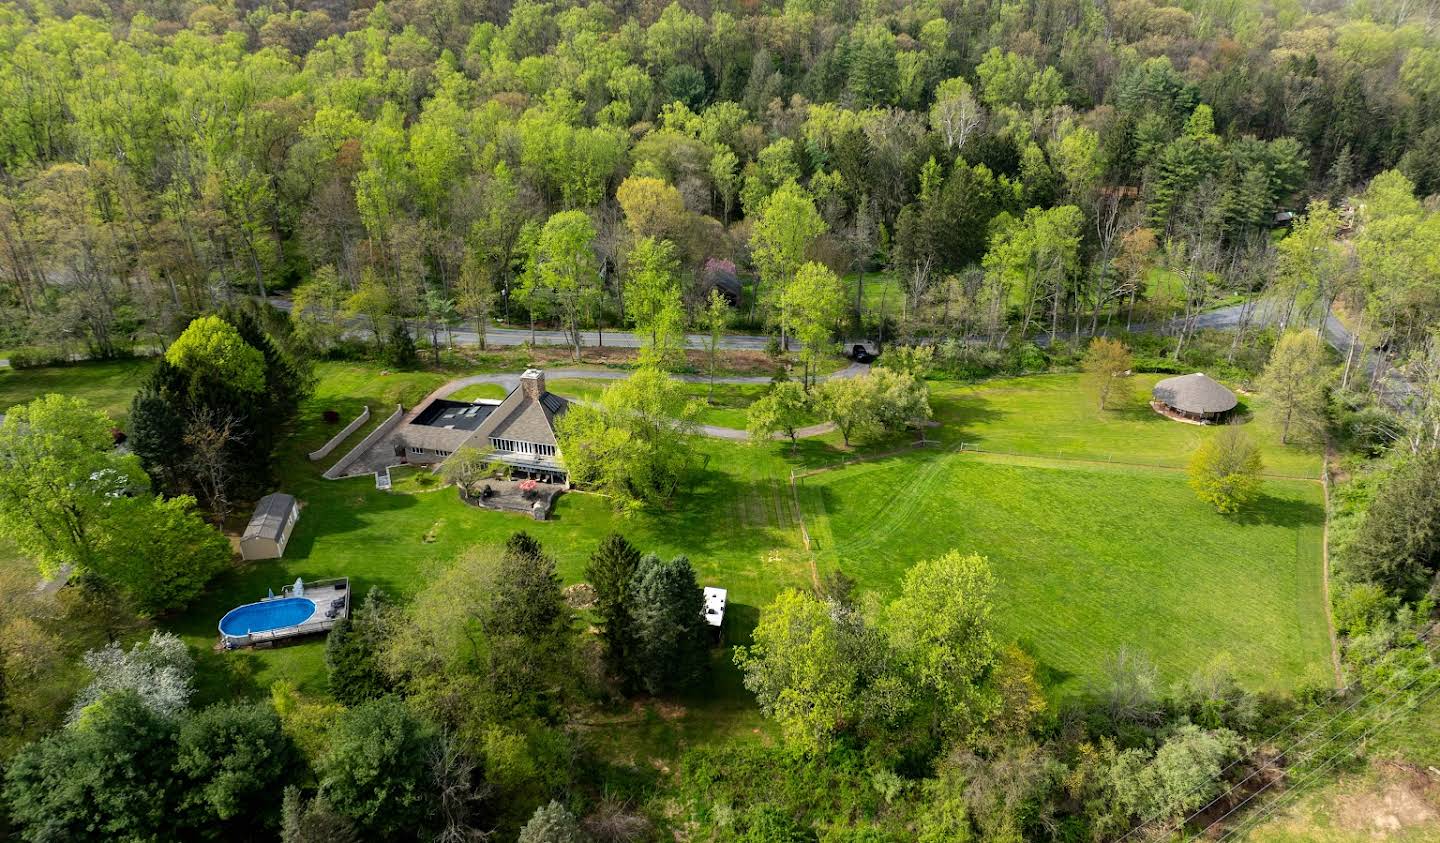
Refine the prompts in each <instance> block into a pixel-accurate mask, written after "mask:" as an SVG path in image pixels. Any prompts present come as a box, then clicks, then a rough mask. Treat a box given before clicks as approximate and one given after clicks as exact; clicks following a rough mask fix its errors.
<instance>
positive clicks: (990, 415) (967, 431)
mask: <svg viewBox="0 0 1440 843" xmlns="http://www.w3.org/2000/svg"><path fill="white" fill-rule="evenodd" d="M931 406H932V407H933V408H934V411H935V412H934V420H935V421H937V422H939V423H940V425H941V429H942V431H943V438H944V439H945V440H946V441H959V442H965V443H967V444H976V445H981V446H983V445H984V444H985V435H984V434H982V433H979V432H978V431H977V430H976V429H975V428H976V427H977V426H980V425H993V424H995V423H996V422H998V421H1000V420H1001V419H1003V418H1005V417H1006V416H1007V415H1009V412H1007V411H1006V410H1002V409H1001V408H1000V407H998V406H997V405H996V404H995V403H994V402H992V401H990V400H988V399H986V398H984V397H982V396H980V395H977V394H976V393H974V392H967V393H965V394H964V395H962V396H955V397H946V398H941V399H940V400H934V399H932V401H931Z"/></svg>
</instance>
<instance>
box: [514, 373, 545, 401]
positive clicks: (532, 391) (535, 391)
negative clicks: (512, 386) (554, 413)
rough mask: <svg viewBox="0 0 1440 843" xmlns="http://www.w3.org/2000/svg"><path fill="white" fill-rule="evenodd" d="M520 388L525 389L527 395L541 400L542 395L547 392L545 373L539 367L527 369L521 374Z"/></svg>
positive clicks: (532, 398) (532, 399)
mask: <svg viewBox="0 0 1440 843" xmlns="http://www.w3.org/2000/svg"><path fill="white" fill-rule="evenodd" d="M520 388H521V389H522V390H524V391H525V397H527V398H529V399H530V400H531V401H539V400H540V396H542V395H544V394H545V373H544V372H542V371H540V370H539V369H526V370H525V373H524V374H522V375H521V376H520Z"/></svg>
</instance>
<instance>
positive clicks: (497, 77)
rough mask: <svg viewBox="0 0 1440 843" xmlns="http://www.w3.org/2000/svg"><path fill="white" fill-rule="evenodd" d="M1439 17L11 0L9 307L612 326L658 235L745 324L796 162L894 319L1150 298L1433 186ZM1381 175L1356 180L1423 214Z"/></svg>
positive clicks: (770, 320) (110, 343)
mask: <svg viewBox="0 0 1440 843" xmlns="http://www.w3.org/2000/svg"><path fill="white" fill-rule="evenodd" d="M1436 16H1437V13H1436V11H1435V9H1434V4H1412V3H1363V4H1347V5H1343V6H1342V5H1340V4H1334V5H1333V7H1331V6H1327V5H1324V4H1312V5H1307V4H1303V3H1299V2H1275V3H1266V4H1261V3H1253V2H1228V3H1222V2H1188V3H1182V4H1179V5H1157V4H1154V3H1151V2H1148V0H1126V2H1122V3H1115V4H1103V5H1102V4H1091V3H1044V2H1035V3H970V4H953V3H945V2H933V3H911V4H905V5H900V4H892V5H889V6H884V5H881V6H877V5H874V4H846V3H808V2H806V3H800V2H797V3H787V4H784V5H783V6H772V5H764V4H737V5H736V6H734V7H725V6H714V7H712V6H711V5H709V4H690V5H689V6H686V5H683V4H681V3H678V2H677V3H671V4H669V5H668V6H664V7H661V6H659V5H658V4H638V5H636V6H634V7H631V6H628V5H620V6H612V5H608V4H604V3H591V4H574V5H566V4H548V3H530V2H520V3H517V4H514V5H513V6H512V5H509V4H500V5H491V4H466V3H445V2H428V1H427V2H415V3H409V2H397V3H391V4H379V5H376V6H373V7H369V6H367V7H351V6H349V5H346V4H316V5H309V6H307V7H304V8H294V9H291V8H288V7H286V6H284V5H279V6H272V5H262V6H258V7H255V8H249V7H245V6H228V5H226V6H217V5H211V4H204V5H197V4H174V5H172V4H164V5H160V6H154V7H150V6H146V5H132V4H126V5H120V6H114V7H107V6H103V5H95V6H91V5H86V4H74V5H70V4H62V5H58V6H49V5H45V6H34V7H29V6H26V5H24V4H21V5H15V4H10V5H7V6H6V7H5V11H4V36H3V37H4V41H3V43H4V48H3V51H0V53H3V54H0V102H3V109H0V172H3V174H4V184H3V212H0V239H3V245H0V266H3V278H4V284H5V286H4V291H3V293H0V306H3V308H4V313H5V317H6V318H4V319H3V320H0V322H3V325H4V328H3V331H4V336H3V337H0V340H3V344H7V345H10V346H27V347H32V348H33V349H34V350H33V351H32V354H34V355H39V356H41V357H45V356H55V355H57V354H63V355H75V354H85V355H91V356H110V355H117V354H124V353H127V352H129V351H131V350H134V349H137V348H145V347H154V346H156V345H163V342H164V341H165V340H167V339H170V338H173V337H174V336H175V335H177V334H178V333H179V330H180V329H181V328H183V326H184V325H185V324H186V322H187V321H188V319H189V317H191V316H194V315H196V314H198V313H200V312H203V311H206V310H208V309H212V308H214V307H216V306H218V305H220V304H221V303H223V302H225V301H227V300H229V299H231V298H232V297H234V296H237V295H247V294H249V295H256V296H265V295H269V294H272V293H275V292H277V291H280V290H283V289H286V288H292V289H294V290H295V295H296V298H297V308H298V310H299V315H300V316H301V318H302V321H305V322H307V323H308V324H309V325H310V326H311V328H312V330H311V333H312V335H314V337H315V339H316V340H317V341H318V342H320V343H321V344H327V343H330V342H332V341H333V340H334V339H335V333H336V328H335V321H336V318H337V316H338V315H339V314H342V313H348V314H351V315H352V316H362V317H365V318H367V319H369V320H371V321H372V322H374V323H375V327H376V329H377V333H386V332H387V331H389V320H390V319H391V318H392V317H398V318H400V319H404V320H407V321H409V322H410V323H411V324H412V325H415V326H418V325H419V324H421V323H422V322H423V321H426V320H428V321H429V322H430V323H431V324H432V325H433V324H435V323H436V322H437V321H453V320H455V319H457V318H459V317H465V318H468V319H474V320H477V321H480V320H483V319H484V318H485V317H497V318H508V319H509V320H510V321H514V322H522V323H523V322H524V321H525V320H526V318H528V317H538V318H540V319H542V320H544V319H554V320H558V319H563V318H565V315H566V313H567V312H570V311H575V321H577V322H578V321H584V322H585V323H586V324H601V325H604V324H606V323H607V321H608V322H609V323H610V324H614V323H615V322H617V321H620V318H621V317H622V316H624V315H625V309H624V307H623V286H624V284H625V279H626V277H627V273H628V272H629V271H630V269H631V267H632V264H635V263H636V261H635V260H634V256H633V255H632V251H633V247H634V243H635V240H636V239H637V238H642V237H647V236H651V237H656V238H662V239H665V240H669V241H670V242H671V244H672V245H673V254H670V255H668V257H669V258H670V259H671V260H673V261H676V262H678V266H679V268H680V269H682V270H683V273H682V278H683V280H684V291H685V301H686V304H687V306H688V308H689V309H690V310H691V312H694V311H696V310H698V308H699V305H700V304H701V302H702V301H703V299H704V296H705V292H706V287H707V285H710V284H713V279H712V278H711V276H713V275H714V274H715V273H717V272H718V273H725V272H737V271H738V272H739V273H740V274H742V275H744V276H745V277H747V278H749V277H751V276H752V275H754V276H756V277H755V280H754V284H753V285H752V292H753V294H754V295H753V296H752V297H751V299H752V300H751V301H750V302H749V303H747V305H746V307H745V313H744V314H743V316H744V317H745V319H744V320H742V324H743V322H744V321H748V322H749V323H750V324H753V325H755V326H756V327H761V326H764V325H776V326H777V327H779V328H780V329H782V330H783V329H784V325H783V320H780V319H777V318H776V313H777V311H779V310H780V309H781V308H782V306H783V304H782V302H781V293H783V289H782V288H783V287H784V286H785V284H786V283H788V282H787V281H786V280H785V279H783V278H778V277H767V276H776V275H777V272H774V271H766V270H767V268H768V267H767V262H766V261H765V260H764V259H763V253H764V252H765V250H764V249H760V248H757V244H756V243H754V242H752V236H751V235H752V229H754V228H755V227H756V225H757V224H760V225H763V222H764V221H763V217H764V216H765V212H766V210H767V209H768V208H769V207H770V206H771V202H770V198H771V196H772V194H774V193H775V192H776V191H777V190H780V189H781V188H782V187H783V186H785V185H787V184H789V183H791V182H796V183H797V184H798V185H800V186H801V187H802V190H801V193H802V194H803V196H802V197H801V201H802V202H803V203H804V204H805V205H808V206H809V207H808V209H807V210H808V211H809V213H810V215H811V217H813V218H806V219H802V220H800V222H799V223H797V224H801V225H803V226H806V227H808V228H807V230H808V231H810V233H811V235H812V239H813V237H814V236H815V235H818V236H819V241H818V242H817V243H814V244H813V246H812V248H811V249H810V256H811V257H813V258H817V259H819V260H821V261H823V262H824V263H826V264H828V265H829V266H830V267H831V268H832V269H835V270H837V271H839V272H842V273H843V272H845V271H853V270H863V269H880V268H890V269H893V270H894V271H895V272H897V273H899V274H900V275H901V276H902V277H903V279H904V281H905V283H904V287H905V291H906V295H905V297H906V304H907V308H906V316H905V317H903V318H904V319H905V321H907V322H908V324H907V325H906V326H905V327H906V328H907V329H908V330H912V331H913V330H921V329H922V326H921V325H920V324H919V323H920V319H918V318H914V319H911V318H909V317H911V316H917V317H918V316H919V315H921V314H925V313H930V314H933V313H937V312H938V313H943V315H944V316H943V319H944V320H948V321H950V322H953V323H957V324H959V325H960V326H962V327H967V328H970V329H971V330H983V331H986V332H987V333H988V334H989V335H990V336H991V337H994V336H995V333H996V331H997V330H1003V323H1005V322H1006V321H1009V322H1012V323H1016V325H1017V327H1019V328H1020V329H1022V330H1024V329H1028V328H1032V327H1037V326H1039V327H1044V328H1047V329H1048V330H1050V331H1052V332H1053V331H1055V330H1057V329H1058V328H1060V327H1067V326H1068V327H1070V328H1073V329H1079V330H1087V329H1093V326H1094V320H1095V319H1097V318H1098V317H1099V314H1100V313H1101V311H1102V310H1104V311H1106V312H1108V310H1109V309H1112V308H1114V307H1117V306H1119V304H1121V303H1122V302H1128V303H1130V304H1132V305H1133V303H1134V300H1135V299H1136V298H1137V297H1138V298H1143V297H1144V295H1145V288H1144V283H1143V277H1144V273H1145V271H1146V270H1147V268H1148V267H1150V266H1152V265H1156V264H1163V265H1164V266H1166V267H1167V268H1169V269H1170V270H1171V271H1174V272H1177V273H1179V274H1180V275H1181V276H1182V277H1184V278H1185V279H1186V284H1185V290H1186V292H1185V296H1184V297H1185V298H1186V299H1187V302H1186V304H1188V305H1193V306H1195V307H1198V306H1200V305H1201V304H1203V303H1204V302H1206V301H1209V300H1211V299H1213V298H1215V297H1217V296H1219V295H1223V292H1224V291H1234V290H1253V289H1256V288H1258V287H1260V286H1262V285H1263V284H1264V283H1266V279H1267V278H1268V277H1269V276H1270V275H1272V274H1273V267H1274V264H1275V260H1276V258H1275V255H1274V254H1273V251H1272V250H1270V249H1269V247H1268V245H1267V244H1268V242H1269V238H1268V237H1267V236H1266V235H1267V232H1268V231H1269V229H1270V228H1271V226H1272V224H1273V222H1274V220H1275V215H1276V214H1277V213H1281V212H1285V213H1296V214H1303V213H1304V212H1305V211H1306V210H1307V207H1308V205H1309V203H1310V202H1311V201H1312V200H1328V201H1329V202H1330V203H1331V204H1333V205H1335V206H1337V207H1338V206H1341V205H1342V204H1343V203H1344V202H1345V200H1346V198H1347V197H1348V196H1350V195H1351V194H1352V193H1353V192H1355V191H1356V190H1358V189H1360V188H1363V187H1364V185H1365V184H1366V183H1367V182H1368V180H1369V179H1370V177H1372V176H1373V175H1375V174H1377V173H1380V172H1382V171H1386V170H1392V169H1394V170H1398V172H1399V173H1401V174H1403V175H1404V178H1405V179H1406V180H1408V187H1409V188H1410V190H1405V189H1404V188H1401V190H1402V191H1403V192H1405V193H1406V194H1407V197H1406V198H1407V199H1408V193H1409V192H1411V191H1413V192H1414V193H1416V194H1418V195H1419V196H1425V195H1427V194H1429V193H1432V192H1434V191H1435V190H1436V189H1437V188H1440V152H1437V150H1440V47H1437V45H1436V38H1435V19H1436ZM1391 193H1392V194H1394V193H1395V191H1393V190H1392V191H1391ZM792 198H794V197H792ZM1396 201H1399V200H1398V199H1397V200H1395V201H1386V202H1380V201H1375V202H1370V203H1368V204H1367V205H1365V206H1364V207H1365V208H1366V209H1368V212H1369V213H1372V214H1381V215H1384V214H1399V215H1405V216H1407V217H1415V216H1417V215H1418V207H1416V208H1415V209H1414V211H1410V209H1406V208H1400V207H1397V206H1396ZM1409 201H1410V202H1411V203H1412V204H1413V200H1409ZM782 204H783V203H782ZM570 210H581V211H584V212H585V213H586V214H587V215H588V217H589V218H590V220H591V232H592V233H591V240H592V243H591V247H592V248H593V250H594V251H595V252H596V254H597V255H598V259H599V261H600V272H599V273H598V274H597V275H596V276H595V277H594V278H593V279H585V282H584V286H585V287H586V289H583V290H581V291H580V293H581V294H583V296H582V298H583V302H582V303H583V305H584V306H583V307H575V306H572V305H573V304H574V302H569V303H567V298H569V296H568V294H563V293H562V294H557V293H556V291H555V290H553V289H543V288H542V287H543V285H541V284H530V283H526V282H525V279H524V276H525V274H526V273H525V271H524V270H525V267H526V264H527V261H529V260H530V259H531V258H532V257H534V255H535V254H536V252H537V250H540V249H541V245H542V244H541V240H542V238H541V234H542V226H544V225H545V223H546V222H547V219H549V218H550V216H551V215H553V214H556V213H559V212H564V211H570ZM1355 210H1357V209H1354V208H1349V207H1348V206H1345V208H1344V214H1342V215H1340V216H1338V217H1336V218H1330V217H1327V218H1326V219H1325V220H1317V221H1316V222H1317V225H1318V224H1320V223H1323V224H1324V225H1325V226H1328V227H1330V228H1334V229H1338V228H1340V227H1342V226H1347V225H1349V223H1350V220H1351V218H1352V217H1353V213H1354V211H1355ZM782 213H784V209H783V208H779V209H777V210H775V212H774V215H780V214H782ZM1409 223H1410V224H1409V225H1401V226H1400V227H1401V228H1403V229H1404V232H1405V233H1406V234H1407V235H1413V236H1414V237H1415V238H1418V239H1421V240H1425V239H1427V238H1428V240H1429V241H1430V242H1433V238H1434V236H1435V235H1434V233H1433V232H1434V229H1435V228H1436V223H1435V222H1434V220H1433V219H1431V220H1429V221H1428V223H1427V225H1426V226H1420V227H1418V228H1428V230H1427V231H1426V232H1424V234H1425V236H1424V237H1421V233H1422V232H1420V231H1418V228H1417V226H1416V225H1415V220H1413V219H1411V220H1409ZM791 228H793V226H791ZM1389 241H1390V242H1391V244H1392V245H1393V246H1395V248H1389V249H1386V250H1385V251H1386V252H1387V254H1385V255H1383V256H1374V257H1373V259H1369V260H1366V259H1367V258H1369V257H1370V256H1367V254H1366V253H1365V252H1364V251H1363V250H1362V252H1361V259H1362V260H1365V261H1366V262H1367V266H1366V267H1365V270H1366V271H1365V272H1364V273H1363V274H1364V275H1365V277H1366V279H1367V280H1366V286H1367V287H1368V288H1369V289H1370V291H1371V292H1372V293H1373V294H1374V295H1375V297H1376V298H1377V300H1379V304H1380V306H1379V308H1378V310H1377V313H1376V316H1377V321H1376V323H1375V324H1377V325H1380V326H1383V327H1382V328H1380V329H1378V330H1377V331H1376V333H1377V335H1379V336H1380V340H1381V341H1383V340H1384V339H1388V338H1389V337H1390V336H1391V335H1395V336H1400V337H1404V338H1408V339H1409V340H1410V341H1412V342H1413V341H1418V340H1419V339H1420V338H1421V337H1420V334H1419V333H1417V330H1418V329H1417V328H1416V326H1419V325H1423V324H1425V323H1426V322H1427V320H1428V317H1430V316H1432V315H1433V314H1434V313H1435V311H1436V310H1437V303H1436V300H1435V294H1434V292H1433V291H1427V292H1424V293H1423V294H1417V291H1416V290H1414V289H1413V287H1412V286H1411V285H1412V284H1413V281H1414V277H1415V276H1416V275H1417V274H1418V273H1417V272H1415V271H1414V270H1415V269H1417V268H1418V264H1420V263H1423V262H1424V261H1425V260H1433V254H1434V253H1435V250H1434V249H1428V250H1427V249H1426V248H1425V247H1424V245H1423V243H1416V244H1415V247H1414V248H1413V249H1411V250H1410V252H1409V254H1398V252H1401V251H1404V248H1403V247H1405V246H1407V245H1408V244H1407V243H1395V242H1393V241H1394V238H1393V237H1390V238H1389ZM987 253H988V257H987ZM982 259H984V260H983V261H982ZM1402 260H1403V261H1408V263H1401V264H1400V265H1399V266H1398V267H1397V265H1396V262H1397V261H1402ZM641 263H643V261H642V262H641ZM1381 263H1386V264H1387V265H1385V266H1381V265H1379V264H1381ZM736 267H739V269H738V270H737V269H736ZM784 268H786V265H785V263H784V262H783V261H782V262H781V266H780V267H779V269H784ZM1407 270H1410V271H1408V272H1407ZM1300 274H1304V273H1300ZM1309 274H1310V275H1312V276H1313V275H1315V274H1316V273H1315V272H1314V271H1311V272H1310V273H1309ZM1312 283H1313V279H1312ZM1318 286H1319V287H1320V288H1321V289H1319V290H1318V293H1317V295H1318V297H1319V298H1320V299H1324V300H1329V299H1332V298H1333V297H1334V295H1335V293H1336V291H1335V290H1332V289H1327V288H1326V285H1325V283H1324V282H1323V280H1322V281H1321V282H1319V284H1318ZM1362 304H1363V302H1362ZM1082 317H1083V319H1082ZM936 318H937V319H939V318H940V317H936ZM857 327H858V328H861V329H863V330H865V331H867V332H869V333H872V334H873V333H874V332H875V331H876V330H877V326H875V325H861V326H857ZM20 357H21V359H28V358H27V356H26V355H25V354H21V355H20Z"/></svg>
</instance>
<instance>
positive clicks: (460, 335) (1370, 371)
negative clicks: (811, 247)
mask: <svg viewBox="0 0 1440 843" xmlns="http://www.w3.org/2000/svg"><path fill="white" fill-rule="evenodd" d="M269 301H270V304H271V305H272V306H274V307H277V308H279V309H281V310H285V311H289V310H290V309H291V307H292V303H291V302H290V301H289V300H288V299H284V298H280V297H278V296H272V297H271V298H270V299H269ZM1243 314H1244V306H1243V305H1231V306H1229V307H1220V308H1216V309H1214V310H1209V311H1206V312H1204V313H1202V314H1200V315H1199V316H1198V317H1196V320H1195V326H1196V327H1197V328H1210V329H1216V330H1231V329H1234V328H1236V327H1238V326H1239V324H1240V320H1241V318H1242V316H1243ZM1277 316H1278V315H1277V314H1274V313H1272V312H1268V309H1267V308H1265V307H1263V306H1262V307H1260V308H1259V309H1258V312H1256V313H1254V314H1252V316H1251V322H1252V323H1253V324H1265V323H1267V322H1272V321H1274V320H1275V318H1277ZM351 324H352V330H353V331H355V332H356V333H358V334H359V335H361V336H365V335H368V334H369V330H368V329H367V328H365V327H364V325H363V323H362V322H361V320H353V321H352V323H351ZM1179 324H1180V320H1174V321H1171V322H1167V323H1164V324H1161V325H1135V326H1133V327H1132V330H1133V331H1135V332H1137V333H1139V332H1145V333H1149V332H1158V331H1166V330H1173V329H1174V328H1176V327H1177V326H1178V325H1179ZM1112 330H1114V328H1113V327H1112ZM1102 333H1103V332H1102ZM1322 333H1323V335H1324V337H1325V341H1326V342H1328V343H1329V344H1330V345H1331V347H1333V348H1334V349H1335V350H1336V351H1338V352H1340V354H1341V355H1342V356H1344V355H1348V354H1349V353H1350V345H1351V341H1352V339H1351V335H1350V331H1349V330H1347V329H1346V328H1345V325H1344V324H1343V323H1341V322H1340V320H1339V319H1337V318H1335V315H1334V314H1333V313H1332V314H1329V315H1327V317H1326V319H1325V327H1324V330H1323V332H1322ZM449 336H450V337H451V338H452V340H454V341H458V342H461V343H468V344H475V343H478V342H479V341H480V339H479V335H478V334H476V332H475V331H473V330H470V329H468V328H457V329H454V330H451V331H450V332H449ZM532 339H533V342H534V343H535V344H537V345H561V346H568V345H570V336H569V334H567V333H566V332H564V331H555V330H536V331H533V332H532V331H529V330H526V329H523V328H501V327H498V326H494V325H493V324H492V326H491V327H488V328H486V330H485V342H486V344H487V345H495V346H517V345H523V344H524V343H527V342H531V341H532ZM708 340H709V337H708V336H707V335H705V334H686V335H685V346H686V348H692V349H704V348H705V343H706V342H708ZM1048 340H1049V337H1048V335H1045V334H1040V335H1037V336H1036V337H1035V340H1034V341H1035V342H1036V343H1038V344H1040V345H1044V344H1045V343H1046V342H1048ZM580 341H581V343H582V344H584V345H585V346H587V347H597V346H610V347H612V348H639V347H640V345H641V341H640V338H639V337H637V336H636V335H635V334H634V333H632V332H630V331H604V332H600V331H582V332H581V334H580ZM769 341H770V338H769V337H768V336H763V335H758V334H726V335H725V336H724V337H723V338H721V340H720V347H721V348H724V349H727V350H732V351H764V350H765V346H766V345H767V344H768V343H769ZM849 344H850V341H848V340H847V341H846V345H847V347H848V345H849ZM791 346H792V348H797V349H798V348H800V347H801V345H800V343H798V342H795V341H793V340H792V342H791ZM1357 351H1358V353H1359V357H1358V360H1357V362H1358V363H1359V366H1358V369H1359V371H1360V372H1363V373H1364V376H1365V377H1366V378H1368V379H1373V380H1375V382H1376V390H1375V391H1376V394H1377V395H1378V397H1379V398H1380V400H1381V401H1383V402H1385V403H1386V404H1388V405H1389V406H1390V407H1391V408H1392V409H1396V410H1400V409H1403V408H1404V407H1405V406H1406V404H1407V403H1408V402H1409V399H1410V396H1411V395H1412V394H1413V392H1414V387H1413V385H1412V384H1410V382H1409V381H1407V380H1405V378H1404V377H1403V376H1402V375H1401V374H1400V373H1399V372H1397V371H1396V370H1395V368H1394V367H1393V366H1391V365H1390V363H1389V361H1388V360H1386V359H1385V357H1384V355H1382V354H1380V353H1378V352H1376V351H1374V350H1372V349H1367V348H1363V347H1362V348H1358V349H1357ZM1377 369H1379V370H1381V374H1380V376H1379V377H1378V378H1376V370H1377Z"/></svg>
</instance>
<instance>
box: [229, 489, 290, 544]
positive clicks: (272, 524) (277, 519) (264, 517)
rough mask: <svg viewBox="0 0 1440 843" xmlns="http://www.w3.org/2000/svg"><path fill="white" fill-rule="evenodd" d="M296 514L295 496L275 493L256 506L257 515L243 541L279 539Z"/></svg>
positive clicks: (251, 519) (251, 520) (246, 529)
mask: <svg viewBox="0 0 1440 843" xmlns="http://www.w3.org/2000/svg"><path fill="white" fill-rule="evenodd" d="M294 512H295V496H294V495H287V494H285V493H284V492H273V493H271V494H268V495H266V496H265V497H263V498H261V499H260V502H259V503H257V504H255V514H254V515H252V516H250V523H249V524H248V525H246V527H245V534H244V535H243V536H242V537H241V538H242V539H262V538H263V539H278V538H280V536H282V535H284V533H285V528H286V526H288V525H289V523H290V516H291V514H292V513H294Z"/></svg>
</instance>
